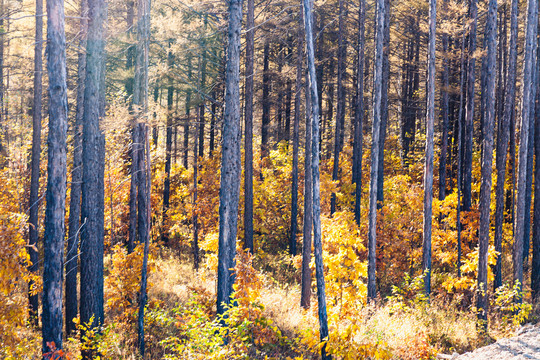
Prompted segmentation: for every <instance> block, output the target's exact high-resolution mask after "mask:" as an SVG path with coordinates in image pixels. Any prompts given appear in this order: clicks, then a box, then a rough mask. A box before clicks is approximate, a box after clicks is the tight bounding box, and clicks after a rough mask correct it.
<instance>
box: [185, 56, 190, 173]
mask: <svg viewBox="0 0 540 360" xmlns="http://www.w3.org/2000/svg"><path fill="white" fill-rule="evenodd" d="M187 61H188V65H187V68H188V70H187V71H188V80H191V71H192V70H191V56H189V55H188V59H187ZM190 110H191V90H190V89H188V90H186V119H185V122H184V157H183V165H184V168H185V169H187V168H188V154H189V125H190V121H191V119H190Z"/></svg>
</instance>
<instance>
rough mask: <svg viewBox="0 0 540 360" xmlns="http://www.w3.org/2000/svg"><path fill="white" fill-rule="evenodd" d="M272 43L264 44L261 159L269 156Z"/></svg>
mask: <svg viewBox="0 0 540 360" xmlns="http://www.w3.org/2000/svg"><path fill="white" fill-rule="evenodd" d="M269 53H270V42H269V41H266V42H265V43H264V52H263V83H262V88H263V89H262V125H261V159H263V158H265V157H267V156H268V128H269V126H270V71H269V57H270V55H269Z"/></svg>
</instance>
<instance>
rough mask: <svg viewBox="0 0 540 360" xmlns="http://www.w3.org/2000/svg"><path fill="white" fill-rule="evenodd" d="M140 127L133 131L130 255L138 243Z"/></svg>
mask: <svg viewBox="0 0 540 360" xmlns="http://www.w3.org/2000/svg"><path fill="white" fill-rule="evenodd" d="M139 146H140V144H139V127H138V126H137V125H136V124H134V125H133V128H132V129H131V150H130V153H131V184H130V189H129V238H128V247H127V250H128V254H131V253H132V252H133V249H134V248H135V242H136V241H137V192H138V191H139V187H138V184H139V174H140V169H139V153H140V151H139Z"/></svg>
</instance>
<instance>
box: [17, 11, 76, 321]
mask: <svg viewBox="0 0 540 360" xmlns="http://www.w3.org/2000/svg"><path fill="white" fill-rule="evenodd" d="M42 14H43V0H36V36H35V40H36V44H35V47H34V103H33V106H32V160H31V169H32V174H31V178H30V198H29V199H28V209H29V213H30V214H29V215H30V216H29V219H28V223H29V227H28V236H29V239H28V245H29V246H28V253H29V255H30V262H31V265H30V269H29V270H30V271H31V272H33V273H34V274H35V275H37V273H38V270H39V264H38V261H39V253H38V250H37V244H38V240H39V228H38V226H39V223H38V213H39V203H40V201H39V164H40V160H41V111H42V107H43V106H42V92H43V85H42V77H43V16H42ZM33 286H35V284H34V282H33V281H31V282H30V283H29V284H28V288H29V289H30V291H31V290H32V287H33ZM75 291H77V288H75ZM28 300H29V314H28V315H29V319H30V323H31V324H32V325H33V326H34V327H37V326H38V325H39V318H38V310H39V309H38V308H39V298H38V295H37V294H35V295H31V294H29V299H28ZM75 304H76V303H75Z"/></svg>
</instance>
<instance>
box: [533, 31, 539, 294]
mask: <svg viewBox="0 0 540 360" xmlns="http://www.w3.org/2000/svg"><path fill="white" fill-rule="evenodd" d="M537 31H538V30H537ZM538 45H540V44H538V42H537V48H536V56H537V57H536V80H535V84H534V86H535V87H536V103H535V112H534V127H535V140H534V156H535V167H534V193H535V194H540V166H539V162H540V139H539V137H540V81H539V76H540V56H539V55H540V54H538V52H539V51H540V47H539V46H538ZM531 291H532V300H533V302H535V303H537V302H538V300H539V296H540V196H535V197H534V214H533V237H532V268H531Z"/></svg>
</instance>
